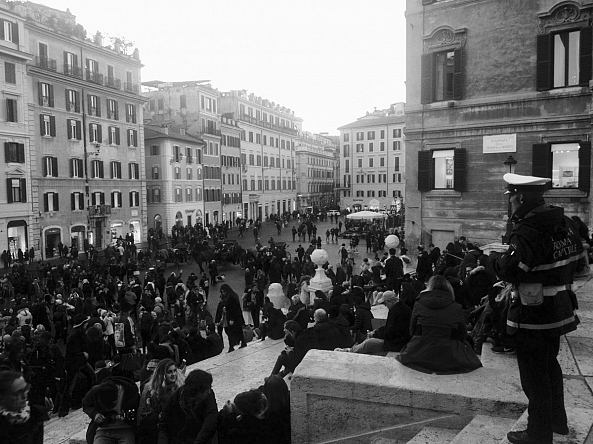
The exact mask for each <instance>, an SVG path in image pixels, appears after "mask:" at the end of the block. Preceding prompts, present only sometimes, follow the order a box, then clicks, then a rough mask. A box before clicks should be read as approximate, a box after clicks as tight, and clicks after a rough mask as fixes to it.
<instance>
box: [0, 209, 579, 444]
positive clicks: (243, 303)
mask: <svg viewBox="0 0 593 444" xmlns="http://www.w3.org/2000/svg"><path fill="white" fill-rule="evenodd" d="M289 220H290V219H289V216H288V217H286V218H282V219H278V220H276V221H274V222H273V223H274V224H276V225H277V226H276V228H277V230H278V231H281V229H282V228H283V227H285V226H288V222H289ZM298 220H299V228H300V227H301V226H302V227H303V229H301V230H298V229H297V230H296V231H297V232H296V233H294V231H293V237H296V234H298V235H299V241H301V239H302V241H303V243H304V242H305V241H306V238H305V235H307V234H308V235H309V241H310V242H311V244H310V245H309V246H308V247H307V249H305V248H304V247H303V246H302V244H299V246H298V247H297V248H296V250H295V253H296V254H295V257H294V258H293V259H290V257H289V256H288V255H286V254H282V250H279V249H275V248H274V247H275V242H274V239H273V238H271V239H270V241H269V243H270V247H269V248H263V247H262V246H261V244H260V245H258V248H256V249H255V250H254V251H252V250H248V254H247V255H246V257H245V259H244V269H245V270H244V271H245V272H244V276H245V285H244V287H243V288H241V289H239V291H238V292H237V291H235V290H234V289H233V288H232V287H231V286H230V285H229V284H227V283H222V284H221V285H220V289H219V292H220V302H219V303H218V305H217V307H216V311H215V313H214V314H211V313H210V312H209V311H208V309H207V301H208V298H209V296H210V290H211V289H212V287H216V286H218V284H219V283H220V281H219V280H218V279H215V277H216V274H217V272H216V267H214V270H213V269H212V268H209V270H208V273H206V272H205V271H204V272H203V273H200V275H196V274H195V273H191V274H190V275H189V276H187V277H186V278H185V277H184V276H183V272H182V271H179V272H178V273H175V272H172V273H170V274H169V275H168V276H167V275H166V273H165V267H164V266H163V264H160V263H158V262H157V263H155V264H154V265H155V266H154V267H152V266H150V267H149V269H148V271H146V272H145V273H144V275H143V277H141V272H140V270H139V268H140V267H139V264H138V263H137V262H136V260H137V259H138V258H137V257H136V254H135V251H134V250H133V249H132V248H131V245H130V244H133V242H131V243H130V242H126V241H125V240H123V239H122V242H121V243H120V244H119V245H117V246H115V247H114V248H113V249H112V251H110V252H106V254H105V257H106V262H105V263H104V264H101V262H100V261H99V260H98V258H97V257H91V258H90V260H89V261H88V262H86V263H82V262H81V261H79V260H78V259H77V258H73V257H72V256H71V255H67V256H65V259H66V260H65V261H64V262H60V263H58V265H55V266H51V265H50V264H49V263H43V264H41V266H40V273H39V275H35V274H32V273H29V272H28V270H27V268H26V267H25V265H24V264H20V263H17V264H15V265H14V266H13V267H12V268H11V270H10V273H9V274H7V275H5V276H4V277H3V278H2V279H1V284H2V294H1V296H2V309H3V317H2V318H1V321H0V334H1V337H2V342H1V352H2V353H1V354H0V441H1V442H7V443H13V442H14V443H17V442H18V443H22V444H26V443H29V442H31V443H41V442H43V421H44V420H46V419H47V418H48V417H49V415H51V414H55V415H57V416H60V417H64V416H66V415H68V414H69V412H70V411H71V410H72V409H76V408H80V407H82V408H83V411H84V412H85V413H86V414H87V415H88V416H89V418H90V424H89V427H88V432H87V440H88V442H89V443H101V444H103V443H110V442H117V443H134V442H139V443H140V444H142V443H151V444H152V443H155V444H156V443H158V444H168V443H171V444H174V443H175V444H183V443H190V442H191V443H193V442H204V443H209V442H211V440H212V439H213V438H214V436H217V439H218V442H220V443H249V442H262V443H288V442H290V408H289V398H290V395H289V391H288V387H287V385H286V382H285V380H284V378H285V377H287V376H289V375H290V374H291V373H292V372H294V371H295V369H296V368H297V367H298V365H299V364H300V363H301V361H302V360H303V359H304V357H305V355H306V354H307V352H308V351H309V350H312V349H320V350H338V351H341V352H350V353H358V354H372V355H383V356H385V355H387V354H388V353H389V352H398V353H399V354H398V356H397V359H398V360H399V361H400V362H402V363H403V364H405V365H408V366H410V367H413V368H415V369H417V370H419V371H425V372H429V373H433V372H437V373H455V372H467V371H471V370H473V369H476V368H478V367H480V366H481V363H480V360H479V358H478V356H477V355H479V354H480V352H481V347H482V345H483V344H484V343H485V340H486V339H487V338H488V337H490V338H492V340H493V341H494V343H495V344H494V347H493V350H494V351H500V352H512V351H513V350H514V349H515V348H518V349H519V350H521V347H522V345H521V341H518V340H517V337H514V336H513V335H511V334H509V333H508V331H507V330H508V329H507V328H506V327H507V326H508V325H509V324H508V320H507V316H506V312H507V311H508V310H510V308H512V304H513V303H514V301H515V300H516V299H514V296H513V291H512V289H513V286H512V284H514V282H513V280H514V279H515V276H513V272H512V271H510V270H509V266H508V264H506V263H505V262H504V261H503V262H501V261H502V259H501V258H499V257H498V256H496V255H494V256H492V255H491V256H490V257H487V256H485V255H484V254H483V253H482V251H481V250H480V248H479V247H478V246H477V245H475V244H472V243H471V242H468V241H467V240H466V239H465V238H464V237H460V238H459V239H458V240H457V241H456V242H452V243H449V244H448V245H446V246H445V247H444V248H443V250H442V251H441V250H440V249H439V248H438V247H435V246H434V245H432V244H431V245H429V247H428V251H425V248H424V246H422V245H418V247H417V252H418V260H417V265H416V269H415V273H408V274H405V273H404V270H405V265H409V264H410V263H411V262H412V261H411V259H410V257H409V256H408V255H407V249H406V248H405V247H404V245H403V243H402V244H400V246H399V247H400V248H399V249H396V248H390V249H388V251H387V252H385V249H386V246H385V239H386V237H387V236H388V235H389V234H393V233H390V232H387V231H385V230H384V229H383V228H381V227H378V226H374V227H373V229H372V230H369V231H368V233H363V236H364V239H365V241H366V244H367V253H372V254H374V256H373V257H368V258H364V259H363V260H362V261H360V260H358V254H359V252H358V250H357V249H356V247H357V245H352V244H350V246H346V244H345V243H344V244H342V247H341V248H340V249H339V251H338V257H336V258H335V262H334V263H335V265H332V264H331V263H330V262H328V263H326V264H325V265H324V266H323V269H324V272H325V274H326V276H327V278H328V279H329V280H331V284H332V288H331V290H329V292H327V293H324V292H322V291H319V290H318V291H315V292H312V291H311V290H310V288H309V284H310V281H311V277H312V276H314V275H315V272H316V270H315V265H314V264H313V263H312V261H311V257H310V255H311V253H312V252H313V251H314V250H315V248H319V247H320V245H319V243H320V240H321V238H320V237H319V238H317V239H316V238H315V234H316V233H315V231H316V225H315V224H314V221H312V220H310V219H309V218H307V217H303V218H302V219H301V218H299V219H298ZM335 222H336V227H332V229H331V230H329V229H328V232H329V234H326V242H328V241H329V239H330V238H331V240H332V241H334V234H332V233H335V239H336V242H337V239H338V235H339V233H340V231H341V228H342V227H341V221H340V220H338V218H337V217H336V221H335ZM574 223H575V226H576V227H578V229H579V232H580V236H581V238H583V239H584V238H588V232H587V229H586V226H585V227H583V225H584V224H582V222H581V225H579V224H578V221H576V220H575V221H574ZM236 224H237V225H238V227H240V229H241V227H242V231H244V230H246V229H251V230H253V231H254V239H256V245H257V241H259V237H258V236H259V235H260V233H261V230H262V225H261V221H251V222H249V225H248V221H242V220H238V221H237V222H236ZM278 225H279V227H278ZM225 227H226V229H225ZM309 229H310V230H309ZM227 230H228V226H226V225H225V226H215V227H212V226H210V227H202V226H195V227H176V228H175V229H174V230H173V232H172V238H173V240H174V242H187V243H189V244H191V243H202V242H207V243H208V242H209V241H210V240H212V241H214V242H216V240H217V239H221V238H223V239H224V237H225V236H226V235H227ZM256 230H257V231H256ZM576 237H578V234H577V236H576ZM293 240H295V239H293ZM151 242H154V240H152V241H151ZM381 254H382V256H381ZM579 263H582V261H581V262H579ZM149 265H152V264H149ZM574 265H575V267H576V263H575V264H574ZM587 268H588V264H587ZM575 269H576V268H575ZM571 271H572V268H571ZM568 274H569V272H568V271H567V276H568ZM571 277H572V275H571ZM500 279H504V281H501V280H500ZM272 289H273V290H274V291H272ZM277 290H278V291H279V292H280V293H279V294H281V295H282V297H281V299H280V302H278V301H279V300H278V298H277V294H278V292H277ZM272 299H274V302H272ZM374 305H385V307H386V310H387V316H386V319H385V320H384V321H383V322H382V323H383V324H384V325H382V326H381V327H379V328H373V309H372V307H373V306H374ZM252 335H253V336H255V337H257V338H258V339H259V340H265V339H266V338H271V339H276V340H279V339H284V342H285V344H286V347H285V349H284V350H283V351H282V353H280V355H279V356H278V357H277V359H276V362H275V363H270V376H269V377H268V378H266V381H265V383H264V385H263V386H261V387H258V388H254V389H253V390H249V391H247V392H243V393H239V394H238V395H237V396H236V397H235V398H234V400H233V401H232V402H231V401H228V402H227V404H226V405H225V406H224V408H223V409H221V410H220V411H219V410H218V408H217V403H216V398H215V394H214V392H213V391H212V382H213V380H212V375H210V374H209V373H207V372H204V371H201V370H194V371H191V372H189V373H187V374H186V369H187V366H188V365H191V364H193V363H195V362H198V361H200V360H203V359H207V358H209V357H212V356H216V355H217V354H220V353H222V351H223V350H224V348H225V343H224V339H223V338H224V336H226V337H227V341H228V344H227V345H228V352H233V351H234V350H235V349H236V347H240V348H243V347H246V346H247V342H248V341H249V340H251V336H252ZM136 351H138V352H139V353H136ZM524 359H526V358H524ZM523 366H524V367H525V368H528V367H529V366H528V363H527V361H526V362H525V363H524V364H523ZM526 390H527V389H526ZM528 397H529V395H528ZM530 400H531V398H530ZM561 422H562V421H561ZM513 442H521V441H513Z"/></svg>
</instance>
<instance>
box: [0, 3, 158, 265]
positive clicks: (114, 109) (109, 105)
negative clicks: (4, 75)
mask: <svg viewBox="0 0 593 444" xmlns="http://www.w3.org/2000/svg"><path fill="white" fill-rule="evenodd" d="M0 10H2V11H3V12H4V13H8V12H7V11H9V12H10V14H12V15H13V16H14V17H18V18H20V19H19V20H20V21H21V23H22V26H20V25H17V26H16V27H14V28H13V32H14V29H18V32H19V34H18V40H17V41H14V39H15V36H16V35H17V34H13V42H12V43H13V44H16V45H18V50H19V51H22V52H23V54H30V55H31V59H30V61H28V62H27V66H26V68H27V72H26V76H25V77H26V84H25V85H24V87H25V92H26V97H27V99H26V106H24V104H23V108H22V114H21V115H22V117H23V123H25V122H26V124H27V131H28V134H27V137H28V140H29V144H28V148H29V149H28V153H26V154H25V159H26V162H28V165H29V166H30V180H29V181H27V182H29V184H30V185H27V186H28V187H29V189H30V191H29V193H28V197H29V198H28V199H27V202H28V203H27V209H28V211H29V221H28V226H27V232H28V235H27V236H26V237H27V239H28V247H29V248H30V247H31V246H32V247H34V248H35V250H37V251H39V252H40V254H39V255H38V256H37V257H38V258H39V257H41V258H43V259H45V258H51V257H53V256H55V254H56V251H57V246H58V244H59V243H62V244H64V245H68V246H71V245H75V246H77V247H78V249H79V250H81V251H82V250H83V248H84V247H85V246H86V245H94V246H95V247H96V248H99V249H101V248H104V247H105V246H107V245H109V244H110V243H111V242H112V240H113V239H114V238H116V237H119V236H125V235H126V234H128V233H132V234H133V235H134V239H135V240H136V241H138V242H139V241H141V239H142V238H143V237H144V238H145V236H146V235H145V231H146V220H145V218H143V205H144V204H145V200H144V199H145V190H144V187H143V183H142V177H143V169H142V168H141V165H143V163H144V159H143V155H144V153H143V146H142V140H143V136H142V103H143V100H142V97H141V96H140V94H139V92H140V89H139V83H140V69H141V66H142V65H141V63H140V60H139V53H138V50H134V51H133V53H132V54H131V55H128V54H127V52H128V50H129V45H126V44H125V42H122V41H121V40H119V39H114V41H112V42H111V46H108V45H107V44H106V43H105V42H104V41H103V38H102V37H101V35H100V34H97V35H96V36H95V37H94V39H93V40H89V39H88V38H87V37H86V31H85V30H84V28H83V27H82V26H81V25H80V24H77V23H76V20H75V17H74V16H73V15H72V14H70V12H63V11H58V10H56V9H53V8H48V7H46V6H43V5H38V4H35V3H31V2H27V3H16V2H15V3H8V2H2V3H0ZM7 29H8V28H6V25H5V28H4V30H5V31H6V30H7ZM21 32H22V34H21ZM4 37H6V33H4ZM17 113H18V105H17ZM17 115H18V114H17ZM19 150H20V149H19ZM19 152H20V151H19ZM27 159H28V160H27ZM10 171H12V174H13V175H16V176H18V175H19V174H20V173H19V169H18V167H17V169H14V168H13V169H12V170H10ZM23 179H24V180H23V182H22V183H24V182H25V181H26V179H27V178H26V177H23ZM6 183H8V182H6ZM11 184H12V195H13V201H14V200H15V197H16V196H17V192H16V181H13V182H11ZM6 195H7V194H6ZM20 195H21V196H24V195H25V194H24V193H21V194H20ZM21 203H24V202H21ZM11 205H14V203H13V204H11ZM21 230H22V229H21Z"/></svg>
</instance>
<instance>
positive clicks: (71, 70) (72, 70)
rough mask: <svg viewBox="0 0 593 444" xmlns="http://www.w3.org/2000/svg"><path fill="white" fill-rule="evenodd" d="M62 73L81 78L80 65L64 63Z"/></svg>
mask: <svg viewBox="0 0 593 444" xmlns="http://www.w3.org/2000/svg"><path fill="white" fill-rule="evenodd" d="M64 74H66V75H67V76H70V77H78V78H79V79H82V69H81V68H80V66H76V65H69V64H67V63H64Z"/></svg>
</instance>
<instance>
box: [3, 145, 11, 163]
mask: <svg viewBox="0 0 593 444" xmlns="http://www.w3.org/2000/svg"><path fill="white" fill-rule="evenodd" d="M11 161H12V159H11V158H10V143H9V142H4V162H6V163H8V162H11Z"/></svg>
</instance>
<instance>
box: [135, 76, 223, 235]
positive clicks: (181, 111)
mask: <svg viewBox="0 0 593 444" xmlns="http://www.w3.org/2000/svg"><path fill="white" fill-rule="evenodd" d="M143 85H144V86H146V87H147V88H149V90H148V91H145V92H144V96H145V97H146V99H147V103H146V105H145V113H146V117H147V119H150V121H151V123H153V124H161V125H165V126H168V127H171V128H177V129H183V130H184V131H185V133H186V134H187V135H188V136H192V137H197V138H199V139H200V140H202V141H203V142H204V143H205V146H204V149H203V150H202V156H201V158H200V165H201V166H202V175H203V179H202V180H203V182H204V183H203V193H204V194H203V205H204V208H203V215H201V216H200V222H201V223H203V224H212V225H216V224H219V223H222V222H223V217H222V216H223V214H224V212H223V201H222V197H223V193H222V188H221V187H222V176H221V142H222V133H221V122H220V112H219V110H218V96H219V92H218V90H216V89H215V88H212V87H211V86H210V85H209V84H207V83H203V82H199V81H196V82H194V81H191V82H169V83H161V82H157V81H149V82H144V83H143Z"/></svg>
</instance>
